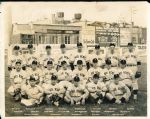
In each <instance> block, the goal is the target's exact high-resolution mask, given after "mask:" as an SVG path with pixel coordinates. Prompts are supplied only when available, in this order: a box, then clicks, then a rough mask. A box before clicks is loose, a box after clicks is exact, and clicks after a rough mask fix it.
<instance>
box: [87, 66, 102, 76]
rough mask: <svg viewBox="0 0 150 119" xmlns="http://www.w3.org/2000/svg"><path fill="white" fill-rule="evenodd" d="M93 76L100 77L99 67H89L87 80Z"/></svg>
mask: <svg viewBox="0 0 150 119" xmlns="http://www.w3.org/2000/svg"><path fill="white" fill-rule="evenodd" d="M94 74H98V75H99V76H101V75H102V69H101V68H100V67H97V68H94V67H91V68H90V69H89V70H88V78H92V77H93V75H94Z"/></svg>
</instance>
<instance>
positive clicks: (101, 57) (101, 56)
mask: <svg viewBox="0 0 150 119" xmlns="http://www.w3.org/2000/svg"><path fill="white" fill-rule="evenodd" d="M94 58H96V59H98V66H99V67H101V68H103V66H104V64H105V55H104V54H101V53H100V45H95V52H94V54H90V55H88V58H87V59H88V61H89V63H90V65H91V66H92V63H93V61H92V60H93V59H94Z"/></svg>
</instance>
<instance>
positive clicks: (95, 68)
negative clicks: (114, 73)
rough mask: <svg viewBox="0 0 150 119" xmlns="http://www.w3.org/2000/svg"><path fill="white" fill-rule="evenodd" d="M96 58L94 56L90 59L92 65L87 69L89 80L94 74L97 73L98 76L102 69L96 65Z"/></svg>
mask: <svg viewBox="0 0 150 119" xmlns="http://www.w3.org/2000/svg"><path fill="white" fill-rule="evenodd" d="M98 62H99V61H98V59H97V58H94V59H93V60H92V65H93V67H91V68H90V69H89V70H88V79H89V80H90V79H91V78H92V77H93V75H94V74H98V75H99V76H100V75H101V73H102V69H101V68H100V67H99V66H98Z"/></svg>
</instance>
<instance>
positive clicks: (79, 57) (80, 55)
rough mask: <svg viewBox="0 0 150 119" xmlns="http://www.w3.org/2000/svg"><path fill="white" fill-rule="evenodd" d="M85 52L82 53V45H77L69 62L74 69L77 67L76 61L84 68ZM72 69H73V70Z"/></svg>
mask: <svg viewBox="0 0 150 119" xmlns="http://www.w3.org/2000/svg"><path fill="white" fill-rule="evenodd" d="M86 55H87V54H86V52H85V51H83V45H82V43H77V52H76V53H74V54H72V56H71V58H72V59H71V61H72V62H73V65H74V67H76V66H77V61H78V60H82V62H83V66H84V67H86ZM73 69H74V68H73Z"/></svg>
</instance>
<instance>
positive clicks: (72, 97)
mask: <svg viewBox="0 0 150 119" xmlns="http://www.w3.org/2000/svg"><path fill="white" fill-rule="evenodd" d="M88 95H89V92H88V90H87V89H86V88H85V85H83V84H82V83H81V82H80V78H79V77H78V76H75V77H74V79H73V84H72V85H70V86H69V87H68V89H67V91H66V96H65V98H64V100H65V101H66V102H67V103H70V105H80V104H82V105H85V100H86V99H87V98H88Z"/></svg>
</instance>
